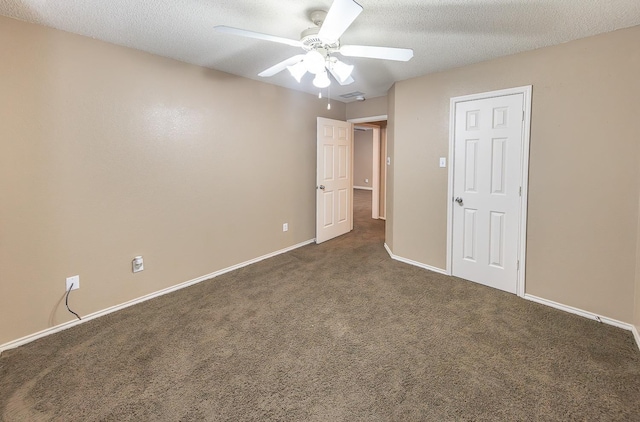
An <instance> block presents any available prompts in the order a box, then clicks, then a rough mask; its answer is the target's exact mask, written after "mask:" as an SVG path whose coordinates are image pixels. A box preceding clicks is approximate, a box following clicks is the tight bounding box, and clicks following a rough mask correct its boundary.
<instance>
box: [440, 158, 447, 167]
mask: <svg viewBox="0 0 640 422" xmlns="http://www.w3.org/2000/svg"><path fill="white" fill-rule="evenodd" d="M440 167H447V157H440Z"/></svg>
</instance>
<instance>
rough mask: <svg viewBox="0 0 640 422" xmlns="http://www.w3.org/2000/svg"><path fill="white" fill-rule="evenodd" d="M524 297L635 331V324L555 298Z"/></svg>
mask: <svg viewBox="0 0 640 422" xmlns="http://www.w3.org/2000/svg"><path fill="white" fill-rule="evenodd" d="M524 298H525V299H527V300H530V301H532V302H536V303H540V304H542V305H546V306H550V307H552V308H556V309H560V310H561V311H565V312H569V313H572V314H576V315H580V316H581V317H585V318H589V319H593V320H595V321H598V322H602V323H603V324H607V325H613V326H614V327H618V328H622V329H623V330H628V331H633V329H634V326H633V325H631V324H628V323H626V322H622V321H618V320H617V319H613V318H608V317H605V316H601V315H598V314H594V313H593V312H589V311H585V310H583V309H579V308H574V307H573V306H569V305H564V304H562V303H558V302H554V301H553V300H549V299H543V298H541V297H538V296H534V295H530V294H526V293H525V295H524ZM637 339H638V338H637V337H636V340H637ZM638 345H639V346H640V343H638Z"/></svg>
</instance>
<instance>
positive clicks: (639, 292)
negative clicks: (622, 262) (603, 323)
mask: <svg viewBox="0 0 640 422" xmlns="http://www.w3.org/2000/svg"><path fill="white" fill-rule="evenodd" d="M639 155H640V154H639ZM638 168H640V161H639V162H638ZM638 184H639V185H640V181H639V183H638ZM638 201H639V203H638V210H639V211H638V230H637V236H636V279H635V310H634V321H633V324H634V325H635V328H636V335H637V336H638V337H636V341H637V342H638V347H640V192H639V193H638Z"/></svg>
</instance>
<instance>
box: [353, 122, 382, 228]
mask: <svg viewBox="0 0 640 422" xmlns="http://www.w3.org/2000/svg"><path fill="white" fill-rule="evenodd" d="M348 122H351V123H353V124H354V141H355V142H356V143H357V142H358V140H357V137H358V133H359V131H364V132H366V133H367V135H366V138H367V139H369V140H368V141H367V142H370V144H369V148H367V149H368V150H370V152H369V154H370V155H369V156H370V159H369V160H370V162H369V163H368V165H367V167H368V168H369V170H368V171H369V172H370V175H371V177H370V179H369V180H368V182H367V181H366V179H368V177H364V176H361V177H358V175H357V174H356V175H354V176H355V177H354V187H356V189H364V190H369V191H371V218H373V219H381V220H385V219H386V208H387V204H386V192H387V189H386V188H387V158H386V157H387V133H386V132H387V116H386V115H380V116H372V117H364V118H358V119H350V120H348ZM360 133H362V132H360ZM356 148H357V144H354V168H355V167H356V166H357V163H356V160H358V157H356V154H357V151H356ZM356 173H357V172H356Z"/></svg>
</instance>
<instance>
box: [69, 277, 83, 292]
mask: <svg viewBox="0 0 640 422" xmlns="http://www.w3.org/2000/svg"><path fill="white" fill-rule="evenodd" d="M71 284H73V287H71ZM66 286H67V289H66V290H67V291H69V288H71V290H76V289H79V288H80V276H79V275H74V276H71V277H67V284H66Z"/></svg>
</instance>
